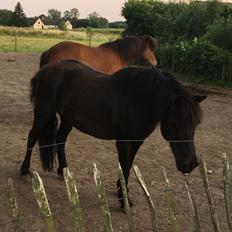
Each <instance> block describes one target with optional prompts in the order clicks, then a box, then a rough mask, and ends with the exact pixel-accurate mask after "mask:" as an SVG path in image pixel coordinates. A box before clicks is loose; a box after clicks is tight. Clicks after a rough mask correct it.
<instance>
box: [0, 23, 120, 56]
mask: <svg viewBox="0 0 232 232" xmlns="http://www.w3.org/2000/svg"><path fill="white" fill-rule="evenodd" d="M92 32H93V37H92V39H91V46H98V45H100V44H102V43H105V42H108V41H109V40H115V39H117V38H119V37H120V33H121V30H120V29H92ZM14 34H17V49H16V51H17V52H42V51H44V50H46V49H48V48H49V47H51V46H52V45H54V44H56V43H58V42H61V41H64V40H69V41H75V42H79V43H82V44H86V45H88V44H89V41H88V37H87V34H86V29H85V28H80V29H78V30H72V31H61V30H58V29H50V30H49V29H48V30H34V29H33V28H14V27H0V52H13V51H15V39H14Z"/></svg>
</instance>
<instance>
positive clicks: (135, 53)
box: [99, 35, 157, 64]
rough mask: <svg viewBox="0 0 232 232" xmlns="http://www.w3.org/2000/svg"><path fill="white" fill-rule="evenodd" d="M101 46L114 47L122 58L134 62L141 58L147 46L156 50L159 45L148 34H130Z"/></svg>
mask: <svg viewBox="0 0 232 232" xmlns="http://www.w3.org/2000/svg"><path fill="white" fill-rule="evenodd" d="M99 47H101V48H110V49H113V50H114V51H115V52H117V53H118V54H119V55H120V57H121V59H123V60H124V61H126V62H129V63H131V64H132V63H133V62H135V61H140V60H141V58H142V55H143V52H144V51H145V49H146V48H147V47H148V48H150V49H151V50H154V49H155V48H156V47H157V41H156V40H155V39H154V38H153V37H151V36H148V35H145V36H128V37H125V38H121V39H117V40H115V41H111V42H107V43H104V44H101V45H100V46H99Z"/></svg>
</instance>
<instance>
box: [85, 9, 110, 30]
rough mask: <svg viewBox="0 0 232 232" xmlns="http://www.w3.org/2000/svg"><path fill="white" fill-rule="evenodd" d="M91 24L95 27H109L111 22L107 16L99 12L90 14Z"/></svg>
mask: <svg viewBox="0 0 232 232" xmlns="http://www.w3.org/2000/svg"><path fill="white" fill-rule="evenodd" d="M88 19H89V25H88V26H90V27H93V28H108V27H109V22H108V20H107V19H106V18H103V17H101V16H100V15H99V14H98V13H97V12H93V13H91V14H89V17H88Z"/></svg>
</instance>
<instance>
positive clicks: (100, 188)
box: [93, 164, 113, 232]
mask: <svg viewBox="0 0 232 232" xmlns="http://www.w3.org/2000/svg"><path fill="white" fill-rule="evenodd" d="M93 172H94V181H95V184H96V189H97V196H98V200H99V202H100V207H101V212H102V217H103V225H104V231H105V232H112V231H113V227H112V223H111V216H110V210H109V205H108V201H107V198H106V193H105V188H104V185H103V183H102V180H101V175H100V172H99V170H98V169H97V166H96V164H93Z"/></svg>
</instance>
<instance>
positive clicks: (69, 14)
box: [63, 10, 72, 20]
mask: <svg viewBox="0 0 232 232" xmlns="http://www.w3.org/2000/svg"><path fill="white" fill-rule="evenodd" d="M71 18H72V17H71V12H70V11H69V10H66V11H65V12H64V16H63V19H65V20H70V19H71Z"/></svg>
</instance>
